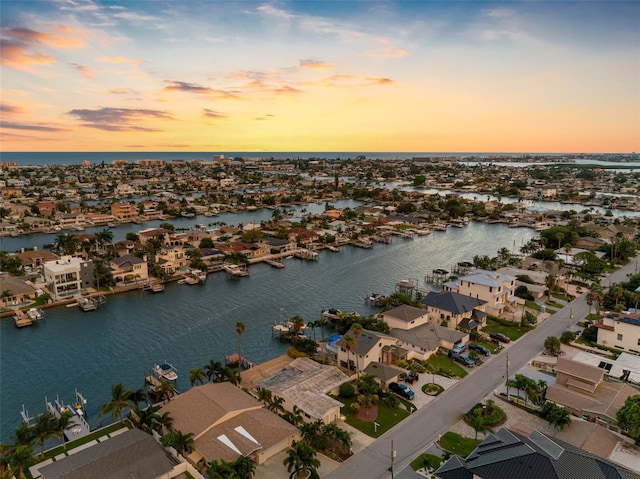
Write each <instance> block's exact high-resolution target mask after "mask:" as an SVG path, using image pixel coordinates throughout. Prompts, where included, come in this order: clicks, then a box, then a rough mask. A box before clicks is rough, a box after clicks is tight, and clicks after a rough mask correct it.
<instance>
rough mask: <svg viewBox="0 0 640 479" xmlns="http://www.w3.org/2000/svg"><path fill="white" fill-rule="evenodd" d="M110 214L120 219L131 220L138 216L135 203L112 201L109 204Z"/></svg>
mask: <svg viewBox="0 0 640 479" xmlns="http://www.w3.org/2000/svg"><path fill="white" fill-rule="evenodd" d="M111 215H112V216H113V217H114V218H117V219H119V220H120V221H131V220H132V219H134V218H136V217H137V216H138V211H137V209H136V205H135V204H131V203H113V204H112V205H111Z"/></svg>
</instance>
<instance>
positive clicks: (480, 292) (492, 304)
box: [443, 269, 516, 316]
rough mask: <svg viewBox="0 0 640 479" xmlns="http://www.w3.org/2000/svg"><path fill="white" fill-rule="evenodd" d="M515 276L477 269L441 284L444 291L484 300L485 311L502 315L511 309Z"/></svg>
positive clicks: (513, 298) (513, 299)
mask: <svg viewBox="0 0 640 479" xmlns="http://www.w3.org/2000/svg"><path fill="white" fill-rule="evenodd" d="M515 281H516V278H515V277H513V276H510V275H506V274H502V273H498V272H497V271H486V270H482V269H478V270H476V271H474V272H473V273H471V274H469V275H467V276H462V277H460V278H458V279H456V280H454V281H449V282H447V283H445V284H444V285H443V287H444V290H445V291H454V292H456V293H460V294H464V295H466V296H471V297H472V298H477V299H481V300H483V301H486V302H487V303H486V306H485V308H486V309H485V311H486V312H487V313H488V314H492V315H494V316H504V314H505V312H506V311H509V310H511V305H512V303H514V302H515V300H516V297H515V296H514V294H513V293H514V290H515Z"/></svg>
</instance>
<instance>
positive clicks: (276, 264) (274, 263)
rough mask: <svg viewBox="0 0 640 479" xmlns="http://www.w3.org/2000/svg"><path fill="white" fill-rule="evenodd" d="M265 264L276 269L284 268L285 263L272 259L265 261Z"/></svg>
mask: <svg viewBox="0 0 640 479" xmlns="http://www.w3.org/2000/svg"><path fill="white" fill-rule="evenodd" d="M264 262H265V263H267V264H268V265H270V266H273V267H274V268H284V263H281V262H280V261H274V260H272V259H265V260H264Z"/></svg>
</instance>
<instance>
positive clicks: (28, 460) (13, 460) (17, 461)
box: [8, 444, 35, 479]
mask: <svg viewBox="0 0 640 479" xmlns="http://www.w3.org/2000/svg"><path fill="white" fill-rule="evenodd" d="M8 462H9V465H10V466H11V471H12V473H13V475H14V477H17V478H18V479H25V478H26V477H27V476H26V471H27V470H28V469H29V467H30V466H31V465H32V464H33V463H34V462H35V461H34V459H33V450H32V449H31V447H30V446H26V445H24V444H20V445H18V446H16V447H15V449H13V450H12V451H11V453H10V454H9V461H8Z"/></svg>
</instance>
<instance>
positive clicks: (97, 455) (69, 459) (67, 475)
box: [37, 428, 184, 479]
mask: <svg viewBox="0 0 640 479" xmlns="http://www.w3.org/2000/svg"><path fill="white" fill-rule="evenodd" d="M88 445H89V444H88ZM77 449H78V450H75V449H72V450H71V452H73V454H72V455H69V456H65V455H64V454H61V455H60V457H58V458H57V459H56V460H55V461H54V462H51V461H50V460H49V461H47V463H46V464H45V463H41V464H40V465H39V467H38V468H37V469H38V472H39V473H40V475H41V478H42V479H86V478H97V477H99V478H101V479H122V478H125V477H126V478H135V479H169V478H173V477H181V476H180V474H181V473H182V472H183V471H184V467H180V466H178V461H176V460H173V459H172V458H171V457H170V456H169V455H168V454H167V453H166V451H165V450H164V448H163V447H162V445H160V443H158V441H156V439H154V438H153V437H152V436H151V435H150V434H147V433H145V432H142V431H141V430H140V429H126V428H125V429H120V430H118V431H117V432H116V433H112V435H111V437H110V438H108V436H103V437H101V438H100V442H96V441H93V445H91V446H90V447H85V448H82V450H80V448H77Z"/></svg>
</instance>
